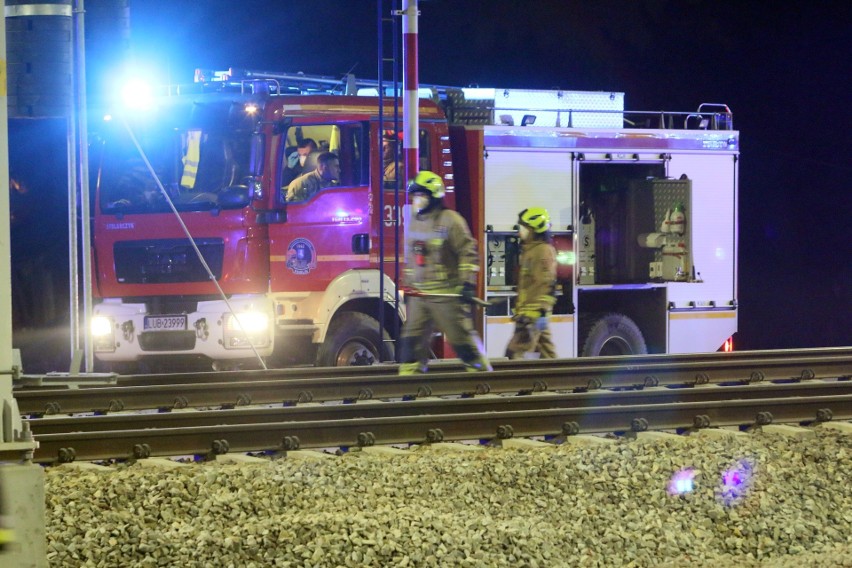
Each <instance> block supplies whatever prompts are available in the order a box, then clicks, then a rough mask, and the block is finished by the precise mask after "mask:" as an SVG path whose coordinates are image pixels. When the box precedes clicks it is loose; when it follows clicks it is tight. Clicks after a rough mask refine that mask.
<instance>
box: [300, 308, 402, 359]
mask: <svg viewBox="0 0 852 568" xmlns="http://www.w3.org/2000/svg"><path fill="white" fill-rule="evenodd" d="M384 337H385V339H390V335H388V333H387V331H385V332H384ZM393 358H394V348H393V343H391V342H390V341H382V340H381V339H380V338H379V322H378V320H376V319H375V318H372V317H370V316H368V315H366V314H362V313H360V312H344V313H342V314H338V315H337V316H335V318H334V322H333V323H332V324H331V327H330V328H329V330H328V333H327V334H326V337H325V341H324V342H323V344H322V345H321V346H320V348H319V351H318V352H317V365H318V366H320V367H346V366H350V365H375V364H377V363H380V362H382V361H393Z"/></svg>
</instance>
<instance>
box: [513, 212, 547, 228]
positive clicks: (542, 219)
mask: <svg viewBox="0 0 852 568" xmlns="http://www.w3.org/2000/svg"><path fill="white" fill-rule="evenodd" d="M518 223H520V224H521V225H526V226H527V227H529V228H530V229H531V230H532V232H534V233H544V232H545V231H547V230H548V229H550V214H549V213H548V212H547V209H545V208H544V207H530V208H529V209H524V210H523V211H521V212H520V213H518Z"/></svg>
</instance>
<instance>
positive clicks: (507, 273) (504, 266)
mask: <svg viewBox="0 0 852 568" xmlns="http://www.w3.org/2000/svg"><path fill="white" fill-rule="evenodd" d="M486 240H487V242H488V249H487V251H488V252H487V255H488V256H487V257H486V262H487V268H488V271H487V273H486V286H488V288H489V289H492V290H493V289H501V288H509V287H514V286H515V285H516V284H517V269H518V252H519V251H518V247H519V245H518V237H517V235H516V234H515V233H487V236H486Z"/></svg>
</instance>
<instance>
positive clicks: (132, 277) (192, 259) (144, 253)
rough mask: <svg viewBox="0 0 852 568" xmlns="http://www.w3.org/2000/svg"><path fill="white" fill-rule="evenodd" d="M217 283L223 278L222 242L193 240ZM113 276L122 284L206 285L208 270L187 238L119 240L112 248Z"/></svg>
mask: <svg viewBox="0 0 852 568" xmlns="http://www.w3.org/2000/svg"><path fill="white" fill-rule="evenodd" d="M195 245H196V246H197V247H198V249H199V250H200V251H201V255H202V256H203V257H204V261H205V262H206V263H207V265H208V266H209V267H210V270H211V271H212V272H213V275H214V276H215V277H216V280H219V278H221V277H222V259H223V257H224V254H225V244H224V241H223V240H222V239H195ZM113 254H114V258H115V275H116V278H117V279H118V281H119V282H120V283H122V284H175V283H179V282H205V281H207V280H209V277H208V276H207V271H205V270H204V266H203V265H202V264H201V261H199V260H198V256H197V255H196V254H195V250H194V249H193V248H192V245H191V244H190V242H189V241H188V240H187V239H151V240H144V241H120V242H117V243H115V245H113Z"/></svg>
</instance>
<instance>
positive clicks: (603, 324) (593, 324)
mask: <svg viewBox="0 0 852 568" xmlns="http://www.w3.org/2000/svg"><path fill="white" fill-rule="evenodd" d="M589 321H590V323H589V325H588V328H587V329H586V330H585V331H584V332H583V331H582V330H581V335H580V337H584V338H585V340H584V341H583V348H582V349H581V350H580V356H581V357H608V356H612V355H641V354H644V353H647V352H648V347H647V346H646V345H645V338H644V337H642V332H641V331H640V330H639V326H637V325H636V323H634V321H633V320H632V319H630V318H629V317H627V316H626V315H624V314H617V313H612V314H606V315H604V316H602V317H600V318H590V320H589Z"/></svg>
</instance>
